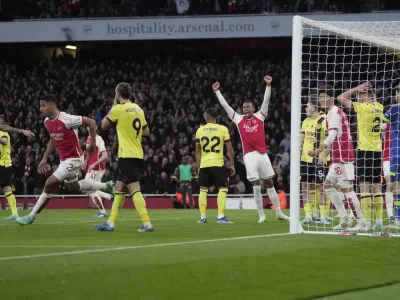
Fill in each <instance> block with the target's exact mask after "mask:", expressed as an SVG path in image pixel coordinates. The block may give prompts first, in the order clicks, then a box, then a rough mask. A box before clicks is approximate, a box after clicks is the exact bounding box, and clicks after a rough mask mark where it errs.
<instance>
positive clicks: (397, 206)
mask: <svg viewBox="0 0 400 300" xmlns="http://www.w3.org/2000/svg"><path fill="white" fill-rule="evenodd" d="M395 198H396V200H394V217H395V219H396V223H398V222H400V195H396V196H395Z"/></svg>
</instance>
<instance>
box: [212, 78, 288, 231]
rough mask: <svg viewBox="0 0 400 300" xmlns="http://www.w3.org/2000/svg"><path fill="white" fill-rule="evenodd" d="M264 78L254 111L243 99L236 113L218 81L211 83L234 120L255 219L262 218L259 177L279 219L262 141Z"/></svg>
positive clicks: (268, 91)
mask: <svg viewBox="0 0 400 300" xmlns="http://www.w3.org/2000/svg"><path fill="white" fill-rule="evenodd" d="M264 81H265V83H266V85H267V87H266V89H265V94H264V101H263V103H262V105H261V109H260V110H259V111H258V112H255V105H254V103H253V102H251V101H246V102H245V103H243V114H238V113H236V112H235V111H234V110H233V109H232V107H230V106H229V105H228V103H227V102H226V101H225V99H224V97H223V96H222V94H221V92H220V90H219V89H220V84H219V82H216V83H214V84H213V86H212V87H213V90H214V92H215V94H216V95H217V97H218V100H219V102H220V103H221V105H222V107H223V108H224V109H225V111H226V112H227V113H228V116H229V118H231V119H232V121H233V122H235V124H236V126H237V128H238V130H239V134H240V138H241V140H242V148H243V160H244V163H245V166H246V173H247V179H248V180H249V181H250V182H251V184H252V185H253V192H254V200H255V202H256V206H257V209H258V214H259V217H260V220H259V223H263V222H265V214H264V209H263V201H262V195H261V181H262V182H263V184H264V187H266V188H267V192H268V197H269V198H270V199H271V201H272V203H273V205H274V207H275V209H276V217H277V219H281V220H289V218H288V217H287V216H286V215H284V214H283V213H282V211H281V209H280V205H279V199H278V194H277V193H276V190H275V188H274V182H273V180H272V178H273V177H274V176H275V172H274V169H273V168H272V165H271V161H270V160H269V157H268V155H267V147H266V144H265V132H264V120H265V117H266V116H267V113H268V104H269V99H270V97H271V82H272V78H271V77H270V76H265V77H264Z"/></svg>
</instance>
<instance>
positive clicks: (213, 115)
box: [204, 108, 217, 118]
mask: <svg viewBox="0 0 400 300" xmlns="http://www.w3.org/2000/svg"><path fill="white" fill-rule="evenodd" d="M204 113H205V114H206V115H208V116H210V117H211V118H217V111H216V110H215V109H214V108H207V109H206V111H205V112H204Z"/></svg>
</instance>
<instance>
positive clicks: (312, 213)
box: [308, 190, 319, 218]
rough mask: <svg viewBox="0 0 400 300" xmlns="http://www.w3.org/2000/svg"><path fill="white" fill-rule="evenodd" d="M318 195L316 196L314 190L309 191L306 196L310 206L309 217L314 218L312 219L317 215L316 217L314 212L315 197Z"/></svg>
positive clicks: (315, 208)
mask: <svg viewBox="0 0 400 300" xmlns="http://www.w3.org/2000/svg"><path fill="white" fill-rule="evenodd" d="M318 196H319V195H317V193H316V190H310V191H309V194H308V198H309V199H308V201H310V204H311V206H310V208H311V217H314V218H316V217H317V215H316V212H317V207H318V206H317V197H318Z"/></svg>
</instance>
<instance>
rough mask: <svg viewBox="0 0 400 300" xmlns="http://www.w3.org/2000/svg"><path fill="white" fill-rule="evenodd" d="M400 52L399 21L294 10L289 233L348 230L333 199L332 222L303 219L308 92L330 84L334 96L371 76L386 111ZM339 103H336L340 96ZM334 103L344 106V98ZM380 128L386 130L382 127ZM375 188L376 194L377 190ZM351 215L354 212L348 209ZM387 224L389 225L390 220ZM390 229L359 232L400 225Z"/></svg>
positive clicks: (353, 123)
mask: <svg viewBox="0 0 400 300" xmlns="http://www.w3.org/2000/svg"><path fill="white" fill-rule="evenodd" d="M399 58H400V21H387V22H325V21H314V20H310V19H307V18H304V17H300V16H294V18H293V37H292V83H291V153H290V233H292V234H297V233H317V234H343V232H344V231H334V230H333V226H334V223H336V224H337V222H338V221H335V220H334V215H336V210H335V208H334V206H333V205H332V209H330V218H328V219H329V220H331V221H332V223H331V225H327V224H322V225H321V224H315V223H312V224H311V223H309V224H308V225H307V226H304V225H301V223H300V222H301V216H302V214H304V212H303V209H302V208H301V203H302V191H301V184H300V180H299V179H300V166H301V153H300V152H301V147H300V143H301V134H300V133H301V125H302V122H303V121H304V119H305V109H304V108H305V105H306V104H307V102H308V99H309V98H310V95H311V94H312V95H318V86H319V85H320V84H321V85H322V84H328V85H331V86H333V88H334V91H335V99H336V97H337V96H338V95H340V94H342V93H343V92H345V91H346V90H348V89H350V88H354V87H356V86H358V85H360V84H362V83H363V82H366V81H372V82H373V84H374V88H373V89H374V91H375V93H376V96H375V95H374V97H375V98H376V101H377V102H379V103H380V104H382V105H383V110H384V111H383V112H386V111H387V110H388V109H389V108H390V107H391V104H393V102H394V100H395V90H396V89H398V86H399V81H400V78H399V76H400V62H399ZM354 97H356V96H354ZM353 100H354V99H353ZM354 101H355V100H354ZM335 103H337V101H336V100H335ZM353 103H354V102H353ZM336 105H338V106H339V107H341V106H340V104H336ZM344 111H345V113H346V114H348V118H349V123H350V127H351V132H352V134H354V135H355V136H357V129H354V128H358V127H357V123H356V122H357V117H356V115H355V113H354V110H350V109H349V110H348V111H347V110H344ZM382 122H383V121H382ZM382 130H383V129H382ZM380 134H381V135H383V131H382V132H380ZM381 144H382V143H381ZM356 149H357V145H356V144H355V146H354V151H355V152H356V151H357V150H356ZM382 152H383V150H382ZM355 165H356V166H355V169H357V158H356V162H355ZM357 171H358V172H360V170H356V174H357ZM356 178H357V175H356ZM382 180H383V179H382ZM354 186H355V188H354V189H355V192H356V194H357V196H358V198H360V191H359V184H358V182H357V181H356V184H355V185H354ZM381 186H382V195H384V193H383V191H384V190H385V189H386V188H387V187H386V185H383V184H382V185H381ZM371 191H372V187H371ZM371 193H372V196H371V198H372V199H373V198H374V196H375V194H374V193H373V192H371ZM377 195H378V194H377ZM315 197H317V196H315ZM370 201H371V200H370ZM372 203H374V200H373V201H372ZM372 205H374V204H372ZM316 206H318V205H316ZM349 206H350V205H349ZM346 207H347V206H346ZM346 209H347V208H346ZM349 211H350V208H349ZM372 214H373V216H372V220H374V218H375V219H376V218H378V217H376V216H375V215H374V210H373V209H372ZM349 215H351V213H350V212H349ZM385 216H386V211H385ZM316 223H318V222H316ZM303 224H304V223H303ZM385 225H387V222H386V221H385ZM386 229H387V227H386V226H385V230H376V228H375V227H374V229H371V230H369V231H368V230H367V231H364V232H357V234H358V235H360V234H361V235H381V236H383V235H385V234H386V235H389V234H390V235H394V236H400V230H395V231H393V230H386ZM346 232H347V231H346Z"/></svg>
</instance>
